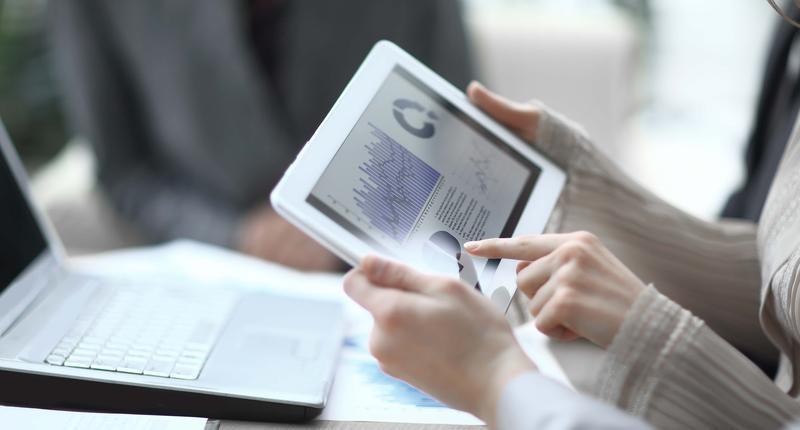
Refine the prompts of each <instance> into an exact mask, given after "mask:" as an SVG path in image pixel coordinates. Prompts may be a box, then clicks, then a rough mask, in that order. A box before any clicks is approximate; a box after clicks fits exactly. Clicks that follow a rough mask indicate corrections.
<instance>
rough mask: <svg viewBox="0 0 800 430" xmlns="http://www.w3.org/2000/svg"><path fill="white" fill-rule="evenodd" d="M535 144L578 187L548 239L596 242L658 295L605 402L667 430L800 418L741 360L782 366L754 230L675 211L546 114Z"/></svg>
mask: <svg viewBox="0 0 800 430" xmlns="http://www.w3.org/2000/svg"><path fill="white" fill-rule="evenodd" d="M536 140H537V143H536V146H537V147H538V148H539V149H541V150H543V151H544V152H546V153H547V154H548V155H550V156H551V157H552V158H553V159H554V160H555V161H556V162H557V163H559V164H561V165H562V166H564V167H565V168H566V169H567V172H568V176H569V179H568V183H567V185H566V187H565V190H564V192H563V194H562V197H561V200H560V202H559V205H558V207H557V210H556V212H555V213H554V214H553V217H552V219H551V222H550V225H549V226H548V230H549V231H562V232H564V231H575V230H588V231H591V232H593V233H595V234H596V235H598V236H599V237H600V238H601V240H602V241H603V242H604V243H605V244H606V246H608V248H609V249H610V250H611V251H612V252H614V254H615V255H617V257H619V258H620V260H621V261H622V262H623V263H625V264H626V265H627V266H628V267H630V268H631V269H632V270H633V271H634V272H635V273H636V274H637V275H638V276H639V277H640V278H641V279H642V280H643V281H644V282H646V283H650V284H652V285H655V288H657V289H658V291H656V290H655V289H654V288H652V287H650V288H649V289H648V290H647V292H645V293H643V294H642V295H641V297H640V298H639V300H638V301H637V303H636V305H635V307H634V309H633V310H632V311H631V312H630V313H629V315H628V316H627V317H626V319H625V322H624V324H623V328H622V329H621V330H620V332H619V333H618V335H617V337H616V338H615V340H614V342H613V344H612V345H611V347H610V348H609V353H608V357H607V359H606V362H605V363H604V368H603V371H602V373H601V375H600V379H599V381H598V385H597V387H598V388H597V394H598V395H599V396H601V397H602V398H604V399H606V400H608V401H611V402H613V403H615V404H617V405H618V406H620V407H622V408H624V409H627V410H630V411H631V412H633V413H635V414H638V415H642V416H645V417H646V418H647V419H648V420H649V421H650V422H652V423H653V424H655V425H657V426H658V427H666V428H682V427H685V428H703V427H717V428H720V427H723V428H725V427H731V428H737V427H738V428H776V427H779V424H780V423H786V422H789V421H790V417H798V416H800V404H798V403H797V402H796V401H795V400H793V399H791V398H790V397H789V396H788V395H786V394H785V393H783V392H782V391H781V390H779V389H778V388H777V386H775V385H774V384H773V382H772V381H771V380H769V379H768V378H767V377H765V376H764V374H763V373H762V372H761V371H760V370H759V369H758V368H757V367H756V366H754V365H753V364H752V363H751V362H750V361H749V360H747V359H746V358H745V357H744V356H743V355H742V354H741V353H740V352H739V351H737V348H738V349H739V350H740V351H742V352H744V353H745V354H747V356H748V357H750V358H751V359H753V360H755V361H757V362H761V363H767V364H769V363H775V362H776V360H777V352H776V349H775V347H774V346H773V345H772V344H771V343H770V342H769V341H768V339H767V337H766V336H765V334H764V333H763V331H762V329H761V327H760V325H759V319H758V309H759V299H760V296H759V291H760V287H761V277H760V265H759V260H758V254H757V247H756V228H755V226H754V225H752V224H745V223H739V224H734V223H710V222H705V221H702V220H700V219H697V218H694V217H692V216H690V215H688V214H686V213H684V212H682V211H680V210H678V209H676V208H674V207H673V206H671V205H669V204H667V203H666V202H664V201H662V200H661V199H659V198H658V197H656V196H655V195H653V194H652V193H650V192H649V191H647V190H645V189H644V188H642V187H641V186H639V185H638V184H636V183H635V182H634V181H632V180H631V179H630V178H629V177H628V176H627V175H625V174H624V173H623V172H622V171H621V170H620V169H619V168H618V167H617V165H616V164H615V163H614V162H613V161H611V160H609V158H608V157H606V156H605V154H603V153H601V152H600V151H599V150H598V149H597V148H596V147H594V145H592V143H591V142H590V141H589V140H588V139H587V138H586V136H585V134H584V133H583V132H582V131H581V130H580V129H579V128H578V127H576V126H574V125H573V124H571V123H569V121H567V120H565V119H564V118H562V117H560V116H559V115H558V114H556V113H554V112H552V111H550V110H547V109H546V108H544V107H543V116H542V119H541V121H540V124H539V130H538V134H537V139H536ZM675 169H680V166H675ZM659 292H660V293H659ZM662 294H663V295H662ZM692 314H694V315H696V316H692ZM706 324H707V325H706ZM712 330H713V331H712ZM716 333H718V334H719V335H717V334H716ZM732 345H733V346H732ZM734 346H735V347H736V348H734ZM721 423H724V424H723V425H721Z"/></svg>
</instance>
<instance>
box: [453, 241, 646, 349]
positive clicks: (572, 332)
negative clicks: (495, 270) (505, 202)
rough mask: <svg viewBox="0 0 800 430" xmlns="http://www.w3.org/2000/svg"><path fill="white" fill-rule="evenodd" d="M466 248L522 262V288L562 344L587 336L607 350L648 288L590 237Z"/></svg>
mask: <svg viewBox="0 0 800 430" xmlns="http://www.w3.org/2000/svg"><path fill="white" fill-rule="evenodd" d="M464 248H465V249H466V250H467V251H468V252H469V253H471V254H472V255H476V256H481V257H486V258H510V259H514V260H521V261H520V263H519V264H518V265H517V287H518V288H519V289H520V290H522V291H523V292H524V293H525V294H526V295H527V296H528V297H529V298H530V299H531V300H530V303H529V305H528V308H529V309H530V312H531V314H533V315H534V316H535V317H536V327H537V328H538V329H539V330H540V331H541V332H542V333H544V334H546V335H548V336H551V337H554V338H558V339H562V340H571V339H574V338H575V337H576V336H582V337H585V338H587V339H589V340H590V341H592V342H594V343H595V344H597V345H599V346H602V347H607V346H608V345H609V344H610V343H611V341H612V340H613V339H614V336H615V335H616V334H617V331H618V330H619V327H620V325H622V321H623V319H624V318H625V315H626V314H627V312H628V310H629V309H630V308H631V306H632V305H633V302H634V301H636V298H637V297H638V296H639V293H641V292H642V291H643V290H644V289H645V285H644V283H642V281H640V280H639V278H637V277H636V275H634V274H633V273H632V272H631V271H630V270H628V268H627V267H625V265H624V264H622V262H620V261H619V260H618V259H617V258H616V257H615V256H614V255H613V254H612V253H611V252H610V251H609V250H608V249H606V247H605V246H603V244H602V243H600V240H599V239H597V237H596V236H594V235H592V234H591V233H587V232H577V233H568V234H542V235H530V236H521V237H515V238H511V239H486V240H482V241H478V242H468V243H466V244H465V245H464Z"/></svg>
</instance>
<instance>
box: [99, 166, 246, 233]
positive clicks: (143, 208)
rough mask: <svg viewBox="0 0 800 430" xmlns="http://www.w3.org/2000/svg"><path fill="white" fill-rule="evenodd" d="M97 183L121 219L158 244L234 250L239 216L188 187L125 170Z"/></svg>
mask: <svg viewBox="0 0 800 430" xmlns="http://www.w3.org/2000/svg"><path fill="white" fill-rule="evenodd" d="M101 184H102V185H103V187H104V188H105V191H106V193H107V194H108V195H109V197H110V200H111V202H112V204H113V205H114V207H115V209H116V210H117V211H118V212H119V213H120V215H121V216H123V217H125V218H126V219H128V220H129V221H131V222H132V223H133V224H134V225H136V226H137V227H138V228H139V229H140V230H141V231H142V232H143V233H145V234H146V235H148V236H149V237H150V238H152V239H154V240H158V241H164V240H172V239H179V238H189V239H195V240H199V241H203V242H207V243H213V244H216V245H220V246H225V247H230V248H234V247H236V245H237V229H238V227H239V222H240V219H241V218H242V216H243V214H242V213H240V211H237V210H236V209H235V208H233V207H231V206H230V205H227V204H226V203H225V202H224V199H221V198H219V199H214V198H213V197H211V196H207V195H204V194H203V193H202V192H200V191H199V190H197V189H196V188H194V187H191V186H190V185H188V184H182V183H180V182H178V181H176V180H171V179H170V178H169V177H166V176H164V175H155V174H153V173H151V172H149V171H147V170H144V169H139V168H135V167H129V168H127V169H125V170H122V171H117V172H114V175H113V177H112V178H104V177H103V176H102V175H101Z"/></svg>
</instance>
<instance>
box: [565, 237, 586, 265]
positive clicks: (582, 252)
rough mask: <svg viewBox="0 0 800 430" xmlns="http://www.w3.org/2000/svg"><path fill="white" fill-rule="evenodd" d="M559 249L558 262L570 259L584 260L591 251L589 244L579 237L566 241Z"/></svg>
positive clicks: (566, 261)
mask: <svg viewBox="0 0 800 430" xmlns="http://www.w3.org/2000/svg"><path fill="white" fill-rule="evenodd" d="M559 250H560V254H561V255H560V262H561V263H562V264H566V263H568V262H570V261H578V262H582V261H585V260H586V259H587V258H588V257H589V256H590V255H591V253H592V248H591V245H589V244H587V243H586V242H584V241H582V240H579V239H573V240H570V241H568V242H566V243H565V244H563V245H561V247H560V248H559Z"/></svg>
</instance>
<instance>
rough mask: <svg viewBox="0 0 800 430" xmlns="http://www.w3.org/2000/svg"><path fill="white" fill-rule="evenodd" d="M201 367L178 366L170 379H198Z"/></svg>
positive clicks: (173, 370)
mask: <svg viewBox="0 0 800 430" xmlns="http://www.w3.org/2000/svg"><path fill="white" fill-rule="evenodd" d="M200 368H201V366H200V365H186V364H177V365H175V368H174V369H172V372H170V374H169V377H170V378H175V379H197V377H198V376H199V375H200Z"/></svg>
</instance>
